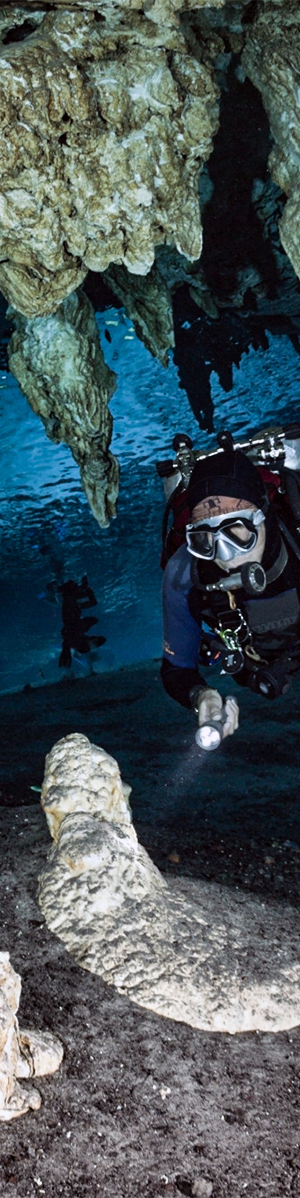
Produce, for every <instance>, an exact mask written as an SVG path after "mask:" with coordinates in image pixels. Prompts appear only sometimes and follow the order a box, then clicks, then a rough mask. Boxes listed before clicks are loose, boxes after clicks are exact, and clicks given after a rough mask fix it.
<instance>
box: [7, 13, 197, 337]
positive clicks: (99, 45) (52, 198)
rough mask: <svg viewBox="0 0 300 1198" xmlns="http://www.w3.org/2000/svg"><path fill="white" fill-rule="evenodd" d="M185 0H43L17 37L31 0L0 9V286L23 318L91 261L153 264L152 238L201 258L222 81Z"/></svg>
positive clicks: (58, 296)
mask: <svg viewBox="0 0 300 1198" xmlns="http://www.w3.org/2000/svg"><path fill="white" fill-rule="evenodd" d="M215 5H216V7H219V6H220V0H215ZM180 6H181V4H180V0H153V3H151V2H150V3H145V12H143V11H141V0H136V2H135V3H134V4H129V3H128V0H124V2H123V0H120V3H119V4H118V3H117V2H113V3H112V2H111V0H102V3H101V2H100V3H96V2H95V3H88V0H87V3H86V4H85V5H80V6H78V8H77V6H76V4H75V3H74V6H68V7H65V6H62V7H61V6H60V5H59V6H56V7H54V9H53V10H52V8H53V6H52V5H51V11H48V12H46V13H42V14H41V12H40V11H38V12H37V13H36V14H35V13H34V12H30V20H29V31H28V25H27V26H26V24H25V26H24V28H25V34H24V37H23V40H19V41H15V40H13V37H12V40H10V33H11V31H13V30H14V28H15V27H16V26H18V25H20V24H21V15H22V12H23V22H26V18H28V19H29V14H28V9H27V7H26V5H25V6H22V5H16V6H14V5H7V6H5V8H4V9H3V10H2V12H1V15H0V39H1V35H2V44H1V43H0V109H1V112H2V114H3V115H2V120H1V131H0V151H1V154H0V161H1V172H0V287H1V290H2V291H3V293H4V295H5V296H6V297H7V298H8V299H9V300H10V302H11V303H12V304H13V305H14V307H15V308H16V309H17V310H18V311H19V312H21V313H23V314H24V315H25V316H27V317H29V318H31V317H33V316H39V317H40V316H42V315H48V314H49V313H52V312H54V311H55V310H56V308H57V307H58V306H59V304H60V303H61V301H62V300H63V299H64V298H65V297H66V296H67V295H68V294H69V293H70V292H72V291H74V289H75V288H76V286H77V285H78V284H79V283H80V282H82V279H83V278H84V275H85V274H86V272H87V271H88V270H89V269H90V270H93V271H103V270H105V269H107V268H108V266H109V265H110V264H111V263H115V264H117V265H121V264H122V263H124V264H125V265H126V266H127V267H128V270H129V271H132V272H133V273H135V274H138V275H145V274H147V272H148V271H149V270H150V268H151V266H152V264H153V261H154V252H155V246H156V245H157V244H163V243H165V242H168V243H170V244H171V245H175V246H176V247H177V249H178V250H179V251H180V253H182V254H185V255H186V256H187V257H188V258H189V259H198V258H199V255H200V252H201V245H202V233H201V220H200V208H199V194H198V177H199V170H200V169H201V166H202V164H203V162H204V160H205V159H206V158H207V157H208V155H209V154H210V151H211V148H212V136H213V134H214V132H215V131H216V128H217V124H218V90H217V87H216V84H215V83H214V81H213V77H212V70H210V69H209V67H208V66H207V65H205V64H204V62H201V61H200V60H199V59H200V58H201V55H199V57H198V59H196V58H194V57H193V56H192V55H191V54H189V53H188V52H187V47H186V43H185V39H184V36H183V33H182V31H181V29H180V26H179V25H178V23H177V21H176V24H175V25H174V19H175V15H176V14H177V13H178V10H179V8H180ZM190 6H191V5H190V0H188V4H187V5H185V7H190ZM193 6H194V0H193ZM198 6H199V7H201V6H202V2H201V3H200V4H199V0H198ZM164 22H165V23H164Z"/></svg>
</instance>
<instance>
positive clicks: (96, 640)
mask: <svg viewBox="0 0 300 1198" xmlns="http://www.w3.org/2000/svg"><path fill="white" fill-rule="evenodd" d="M59 589H60V591H61V592H62V619H63V627H62V651H61V654H60V658H59V663H58V664H59V666H61V667H64V668H65V669H70V666H71V665H72V653H71V649H76V650H77V653H89V652H90V649H91V647H92V646H99V645H104V644H105V641H106V637H105V636H87V632H88V630H89V628H92V627H93V624H97V623H98V619H97V616H84V617H83V618H82V611H83V609H84V608H87V607H95V606H96V603H97V599H96V597H95V595H94V591H93V590H92V588H91V587H90V586H89V584H88V579H87V576H86V574H84V576H83V578H82V579H81V583H80V584H78V582H75V581H74V579H73V578H70V579H69V581H68V582H64V583H63V584H62V586H60V588H59Z"/></svg>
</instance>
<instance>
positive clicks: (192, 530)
mask: <svg viewBox="0 0 300 1198" xmlns="http://www.w3.org/2000/svg"><path fill="white" fill-rule="evenodd" d="M264 519H265V517H264V513H263V512H262V511H261V508H256V509H255V510H254V511H251V509H249V508H245V509H244V510H240V511H236V512H226V515H224V516H211V518H210V519H206V520H199V521H198V523H197V524H187V526H186V540H187V548H188V552H189V553H192V555H193V557H198V558H202V559H203V560H204V561H213V560H214V558H216V557H217V558H218V560H219V561H222V562H229V561H232V560H233V559H234V558H235V557H240V555H241V554H243V553H244V554H247V553H250V550H252V549H254V548H255V545H256V543H257V539H258V531H259V526H260V524H262V521H263V520H264Z"/></svg>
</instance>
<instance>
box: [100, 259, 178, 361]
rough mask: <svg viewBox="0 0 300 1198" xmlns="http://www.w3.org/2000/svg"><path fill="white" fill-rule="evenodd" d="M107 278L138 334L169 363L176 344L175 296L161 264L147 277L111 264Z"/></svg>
mask: <svg viewBox="0 0 300 1198" xmlns="http://www.w3.org/2000/svg"><path fill="white" fill-rule="evenodd" d="M103 279H104V282H105V283H107V285H108V287H110V288H111V290H112V291H113V292H114V294H115V295H117V296H118V299H120V300H121V302H122V304H123V305H124V308H125V312H126V315H127V316H129V319H130V320H132V321H133V323H134V327H135V331H136V334H137V336H138V337H139V338H140V340H141V341H143V342H144V345H146V346H147V349H149V350H150V353H151V354H153V357H155V358H158V360H159V362H162V365H163V366H167V365H168V359H169V349H171V348H172V346H174V328H173V313H172V300H171V294H170V290H169V287H168V285H167V282H165V280H164V279H163V277H162V275H161V274H160V272H159V270H158V269H157V266H156V265H155V264H154V266H152V267H151V270H150V271H149V274H148V275H146V278H145V277H143V276H141V275H134V274H129V272H128V271H127V270H126V267H125V266H110V267H109V269H108V270H107V271H105V273H104V274H103Z"/></svg>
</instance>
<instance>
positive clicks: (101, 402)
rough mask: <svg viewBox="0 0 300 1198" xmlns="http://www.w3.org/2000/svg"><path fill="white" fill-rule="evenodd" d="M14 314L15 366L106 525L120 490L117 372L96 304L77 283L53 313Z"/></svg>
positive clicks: (12, 346) (23, 387)
mask: <svg viewBox="0 0 300 1198" xmlns="http://www.w3.org/2000/svg"><path fill="white" fill-rule="evenodd" d="M9 315H10V317H12V318H13V320H14V322H15V326H16V330H15V332H14V333H13V335H12V338H11V342H10V347H9V364H10V369H11V371H12V373H13V374H14V375H15V377H16V378H17V380H18V383H19V385H20V387H21V390H22V391H23V393H24V395H26V399H28V401H29V403H30V406H31V407H32V408H33V411H34V412H36V413H37V415H38V416H40V417H41V420H42V421H43V424H44V426H45V429H46V433H47V436H48V437H49V438H50V440H51V441H55V442H56V443H59V442H60V441H63V442H65V444H66V445H68V446H69V448H70V449H71V451H72V454H73V457H74V458H75V461H76V462H78V464H79V466H80V474H81V481H82V486H83V489H84V491H85V494H86V497H87V500H88V503H89V505H90V508H91V510H92V512H93V515H94V516H95V518H96V520H98V523H99V524H100V526H101V528H106V527H107V525H108V524H109V521H110V519H111V518H112V517H113V516H115V515H116V501H117V496H118V479H119V468H118V463H117V461H116V458H115V457H114V456H113V454H112V453H110V451H109V443H110V439H111V434H112V416H111V413H110V411H109V409H108V406H107V405H108V402H109V400H110V399H111V396H112V395H113V392H114V391H115V388H116V375H115V374H114V372H113V371H112V370H110V369H109V367H108V366H107V365H106V363H105V361H104V357H103V354H102V350H101V346H100V342H99V333H98V328H97V324H96V320H95V316H94V312H93V308H92V305H91V303H90V301H89V300H88V299H87V296H86V295H84V294H83V293H82V292H76V291H74V292H73V293H72V295H69V296H68V297H67V299H65V300H64V301H63V303H62V304H60V306H59V308H58V309H57V312H55V313H54V314H53V315H50V316H41V317H35V318H33V319H27V318H26V317H25V316H23V315H22V314H21V313H20V312H16V311H15V310H14V309H12V308H10V309H9Z"/></svg>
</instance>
